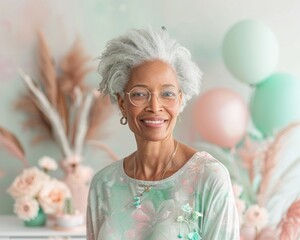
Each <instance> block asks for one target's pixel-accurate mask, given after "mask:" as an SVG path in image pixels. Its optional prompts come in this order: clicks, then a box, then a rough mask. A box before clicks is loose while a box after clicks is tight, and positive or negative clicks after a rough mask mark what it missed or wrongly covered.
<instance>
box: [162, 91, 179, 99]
mask: <svg viewBox="0 0 300 240" xmlns="http://www.w3.org/2000/svg"><path fill="white" fill-rule="evenodd" d="M161 95H162V97H167V98H172V97H176V93H175V92H172V91H165V92H162V94H161Z"/></svg>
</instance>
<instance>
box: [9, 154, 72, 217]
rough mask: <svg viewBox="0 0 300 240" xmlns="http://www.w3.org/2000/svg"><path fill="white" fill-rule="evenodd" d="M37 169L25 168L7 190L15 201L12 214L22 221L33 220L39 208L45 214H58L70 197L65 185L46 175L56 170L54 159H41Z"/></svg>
mask: <svg viewBox="0 0 300 240" xmlns="http://www.w3.org/2000/svg"><path fill="white" fill-rule="evenodd" d="M39 167H40V168H37V167H29V168H25V169H24V170H23V171H22V173H21V174H20V175H18V176H17V177H16V178H15V180H14V181H13V183H12V184H11V185H10V187H9V188H8V192H9V194H10V195H11V196H12V197H13V198H14V199H15V204H14V212H15V213H16V214H17V216H18V217H19V218H20V219H22V220H26V221H29V220H32V219H34V218H35V217H37V215H38V212H39V210H40V208H41V209H42V210H43V212H44V213H46V214H53V215H55V214H58V213H60V212H62V210H63V207H64V202H65V200H66V199H67V198H70V197H71V192H70V190H69V188H68V187H67V185H66V184H65V183H64V182H62V181H60V180H58V179H56V178H54V177H51V176H50V175H49V174H48V173H49V172H50V171H53V170H56V169H57V164H56V161H55V160H54V159H51V158H49V157H43V158H41V159H40V160H39Z"/></svg>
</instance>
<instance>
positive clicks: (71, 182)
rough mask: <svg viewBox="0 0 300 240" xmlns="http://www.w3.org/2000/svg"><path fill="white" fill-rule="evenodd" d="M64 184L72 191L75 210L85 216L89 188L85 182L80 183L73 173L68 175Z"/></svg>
mask: <svg viewBox="0 0 300 240" xmlns="http://www.w3.org/2000/svg"><path fill="white" fill-rule="evenodd" d="M64 182H65V183H66V184H67V186H68V187H69V189H70V191H71V194H72V200H73V204H74V207H75V209H76V210H78V211H79V212H80V213H82V214H83V215H84V216H85V214H86V208H87V198H88V193H89V186H88V185H87V184H86V183H85V182H83V181H80V180H78V179H77V178H75V177H74V176H72V173H67V174H66V176H65V179H64Z"/></svg>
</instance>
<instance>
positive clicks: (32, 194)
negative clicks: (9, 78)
mask: <svg viewBox="0 0 300 240" xmlns="http://www.w3.org/2000/svg"><path fill="white" fill-rule="evenodd" d="M38 55H39V64H38V66H39V72H40V74H39V75H40V76H39V77H38V79H39V81H35V80H33V78H32V77H31V76H30V75H28V74H26V73H25V72H24V71H23V70H21V69H20V70H19V74H20V76H21V77H22V79H23V80H24V83H25V85H26V87H27V89H26V93H25V94H24V95H23V96H21V97H20V98H19V99H18V100H17V101H16V108H17V109H18V110H20V111H23V112H24V113H25V114H26V116H27V118H26V120H25V122H24V127H25V129H28V128H29V129H31V130H32V129H34V131H33V132H34V133H35V134H37V135H36V136H35V137H34V138H33V140H32V142H33V143H39V142H41V141H45V140H52V141H53V142H54V143H55V144H56V145H57V146H58V148H59V149H60V153H61V157H60V159H61V161H60V162H59V163H56V162H55V163H54V161H53V159H52V160H51V159H49V158H44V159H42V160H41V162H40V163H39V164H40V169H39V168H37V167H32V166H31V164H30V163H29V161H28V160H27V159H26V157H25V151H24V149H23V147H22V145H21V144H20V141H19V140H18V139H17V137H16V136H15V135H14V134H12V133H11V132H9V131H8V130H6V129H4V128H0V143H1V144H3V145H4V146H5V148H6V150H8V151H9V152H10V153H12V154H13V155H14V156H15V157H16V158H17V159H19V160H21V161H22V163H23V164H24V167H25V169H24V171H23V172H22V173H21V174H20V175H19V176H17V178H16V179H15V181H14V183H13V184H12V186H11V187H10V188H9V193H10V194H11V195H12V196H13V197H14V198H15V199H16V204H15V212H16V213H17V214H18V216H20V218H22V219H30V218H32V217H34V216H35V214H36V210H37V208H39V207H41V208H42V209H43V210H44V211H45V213H51V214H52V213H53V214H56V213H58V212H59V211H61V208H62V205H63V203H64V199H65V198H67V197H72V202H73V204H74V208H75V209H76V210H79V211H80V212H81V213H82V214H84V213H85V209H86V203H87V201H86V198H87V195H88V184H89V182H90V180H91V178H92V176H93V169H92V168H91V167H89V166H87V165H84V164H83V158H84V157H83V155H84V153H83V152H84V148H85V147H86V146H87V145H92V146H97V147H99V148H101V149H102V150H104V151H105V152H106V153H107V154H108V156H109V158H111V159H113V160H115V159H118V157H117V156H116V155H115V154H114V153H113V152H112V151H111V150H110V149H109V147H108V146H106V145H105V144H103V143H101V142H100V141H98V140H95V139H96V137H97V139H99V137H100V135H101V134H102V135H103V133H102V132H100V126H101V124H102V123H103V122H104V121H105V120H106V119H107V118H108V116H109V115H110V113H111V109H112V108H111V105H110V102H109V98H108V97H103V96H102V95H101V94H100V93H99V92H97V91H96V90H95V89H93V88H90V87H89V86H88V85H87V84H85V83H84V79H85V78H86V76H87V74H88V73H89V72H90V71H91V70H93V68H92V67H90V66H89V63H90V58H89V57H88V56H86V54H85V53H84V51H83V48H82V45H81V44H80V42H79V41H76V42H75V43H74V45H73V46H72V48H71V49H70V51H69V52H67V54H66V55H65V56H64V57H62V59H61V61H60V63H59V64H56V63H55V61H54V59H53V57H52V56H51V54H50V50H49V48H48V46H47V43H46V40H45V37H44V35H43V34H42V33H39V34H38ZM46 155H47V154H46ZM55 164H56V165H55ZM58 166H59V167H61V169H62V170H63V172H64V178H63V179H62V180H63V182H62V181H59V180H57V179H55V178H53V177H50V175H49V174H48V172H49V171H52V170H54V169H55V168H57V167H58ZM0 173H1V175H3V172H1V171H0ZM29 183H30V184H29ZM66 186H67V187H68V191H69V192H68V191H67V190H66ZM25 187H26V188H25ZM27 188H28V189H27ZM31 188H33V189H32V191H29V189H31ZM22 189H24V190H25V189H27V190H26V192H24V193H22V192H21V191H22ZM49 194H58V195H57V196H55V198H54V199H56V201H58V202H57V204H56V205H54V203H53V202H51V201H52V200H51V198H49ZM52 196H53V197H54V195H52ZM56 197H57V198H56ZM60 197H61V198H60ZM22 211H25V212H22Z"/></svg>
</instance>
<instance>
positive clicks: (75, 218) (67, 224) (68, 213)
mask: <svg viewBox="0 0 300 240" xmlns="http://www.w3.org/2000/svg"><path fill="white" fill-rule="evenodd" d="M84 223H85V221H84V216H83V214H82V213H80V212H79V211H78V210H76V209H75V208H74V205H73V201H72V198H66V200H65V204H64V208H63V212H62V213H61V214H58V215H57V216H56V226H55V227H56V228H57V229H62V230H69V229H74V228H77V227H81V226H83V225H84Z"/></svg>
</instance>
